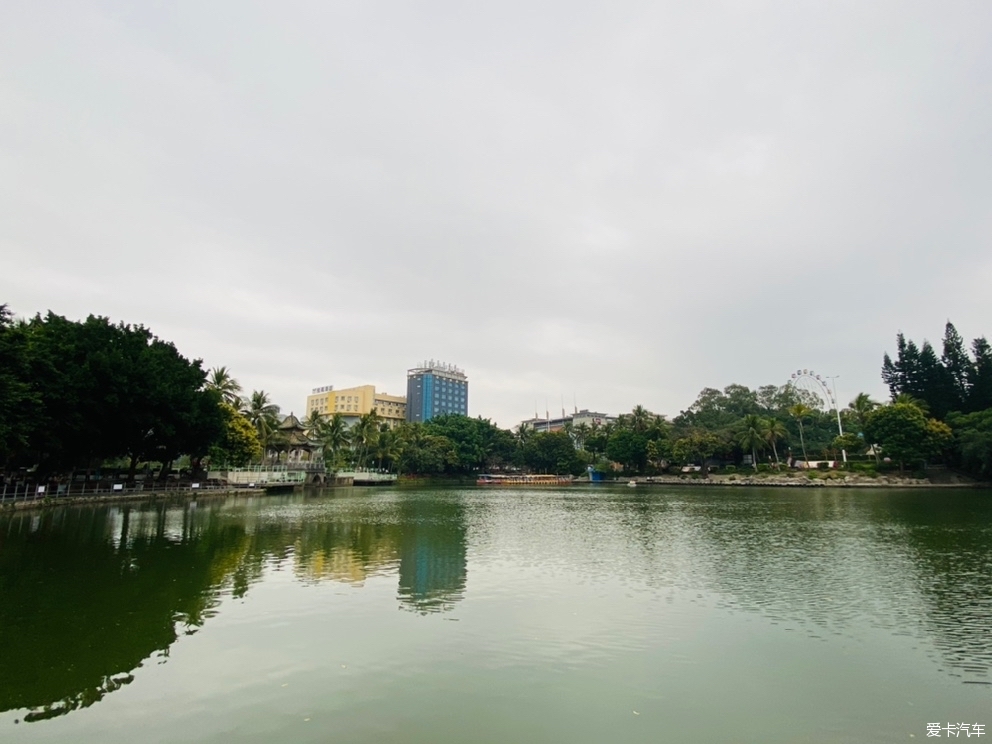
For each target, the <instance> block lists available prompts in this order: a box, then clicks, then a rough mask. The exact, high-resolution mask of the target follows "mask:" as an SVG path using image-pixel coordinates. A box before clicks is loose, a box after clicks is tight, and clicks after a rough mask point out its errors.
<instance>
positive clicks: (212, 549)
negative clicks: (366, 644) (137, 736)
mask: <svg viewBox="0 0 992 744" xmlns="http://www.w3.org/2000/svg"><path fill="white" fill-rule="evenodd" d="M190 523H191V509H190V508H189V507H187V508H185V509H182V510H175V511H173V512H168V511H167V510H166V509H165V508H164V507H161V506H159V507H157V508H151V509H137V510H136V509H132V508H127V507H126V508H123V509H116V508H114V509H74V510H61V511H57V512H49V513H46V514H44V515H17V516H14V517H10V518H8V519H6V520H4V521H3V522H0V639H2V644H3V646H2V649H0V710H10V709H13V708H28V709H31V711H32V712H31V713H30V714H28V716H26V719H27V720H36V719H40V718H48V717H52V716H56V715H61V714H64V713H67V712H69V711H71V710H75V709H77V708H80V707H86V706H88V705H92V704H93V703H94V702H96V701H98V700H100V699H102V698H103V696H104V695H105V694H107V693H108V692H112V691H114V690H116V689H119V688H120V686H121V685H124V684H127V683H128V682H130V681H131V679H132V677H131V676H130V672H131V671H133V670H134V669H136V668H137V667H139V666H141V664H142V662H143V661H144V660H145V659H148V658H149V657H151V656H153V655H156V654H161V655H167V653H168V648H169V646H170V645H171V644H172V643H174V642H175V641H176V639H177V637H178V635H179V634H181V633H190V632H194V631H195V629H196V628H197V627H198V626H200V625H201V624H202V623H203V622H204V620H205V619H206V618H208V617H209V616H210V614H211V611H212V608H213V607H214V606H215V605H216V602H217V592H216V589H217V587H218V586H219V585H220V584H221V583H222V580H223V576H224V574H225V566H226V565H227V564H228V563H229V562H230V561H229V559H230V556H231V555H232V554H236V553H237V552H239V551H240V549H241V544H242V542H243V538H244V531H243V530H241V529H238V528H237V526H235V525H220V524H217V523H216V522H214V524H213V526H212V527H211V529H210V531H211V539H210V540H208V541H200V540H194V539H191V537H190V530H189V527H190Z"/></svg>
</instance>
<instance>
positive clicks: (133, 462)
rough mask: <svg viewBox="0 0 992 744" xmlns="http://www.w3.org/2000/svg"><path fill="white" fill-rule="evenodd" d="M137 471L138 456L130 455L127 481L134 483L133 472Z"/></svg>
mask: <svg viewBox="0 0 992 744" xmlns="http://www.w3.org/2000/svg"><path fill="white" fill-rule="evenodd" d="M137 471H138V456H137V455H131V464H130V465H129V466H128V469H127V482H128V483H132V484H133V483H134V474H135V473H136V472H137Z"/></svg>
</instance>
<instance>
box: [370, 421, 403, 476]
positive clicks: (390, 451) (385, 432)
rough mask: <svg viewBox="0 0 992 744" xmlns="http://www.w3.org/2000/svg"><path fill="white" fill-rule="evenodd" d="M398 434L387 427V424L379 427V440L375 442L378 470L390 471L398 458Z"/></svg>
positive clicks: (399, 443)
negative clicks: (386, 469)
mask: <svg viewBox="0 0 992 744" xmlns="http://www.w3.org/2000/svg"><path fill="white" fill-rule="evenodd" d="M401 444H402V442H401V441H400V437H399V434H398V433H397V432H396V431H395V430H393V429H391V428H390V427H389V424H382V425H380V426H379V439H378V441H377V442H376V447H375V457H376V460H378V462H379V467H380V468H384V467H385V468H389V469H392V467H393V465H394V464H395V463H396V461H397V460H398V459H399V456H400V445H401Z"/></svg>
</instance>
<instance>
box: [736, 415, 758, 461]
mask: <svg viewBox="0 0 992 744" xmlns="http://www.w3.org/2000/svg"><path fill="white" fill-rule="evenodd" d="M741 424H742V427H741V432H740V434H738V435H737V441H738V443H739V444H740V445H741V447H744V448H745V449H749V450H751V465H752V466H753V467H754V469H755V470H756V471H757V469H758V451H759V450H763V449H764V448H765V436H764V430H765V422H764V421H762V419H761V417H760V416H758V415H757V414H754V413H749V414H748V415H747V416H745V417H744V419H743V421H742V422H741Z"/></svg>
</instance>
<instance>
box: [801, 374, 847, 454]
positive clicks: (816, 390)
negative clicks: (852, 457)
mask: <svg viewBox="0 0 992 744" xmlns="http://www.w3.org/2000/svg"><path fill="white" fill-rule="evenodd" d="M832 379H834V378H830V377H828V378H826V379H824V377H823V376H822V375H818V374H816V372H814V371H813V370H811V369H797V370H796V371H795V372H793V373H792V377H791V378H790V379H789V381H788V382H787V383H786V385H787V386H788V387H791V388H792V389H794V390H798V391H800V392H801V393H807V394H808V395H802V396H801V397H803V398H809V399H810V401H816V403H817V407H818V408H820V409H821V410H826V411H829V410H831V409H833V411H834V413H836V414H837V433H838V434H840V435H843V434H844V425H843V424H842V423H841V419H840V406H838V405H837V396H836V395H835V394H834V393H833V391H832V390H831V389H830V388H829V387H828V386H827V382H826V380H832ZM835 385H836V383H835ZM841 453H842V454H843V456H844V462H847V450H846V449H841Z"/></svg>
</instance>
